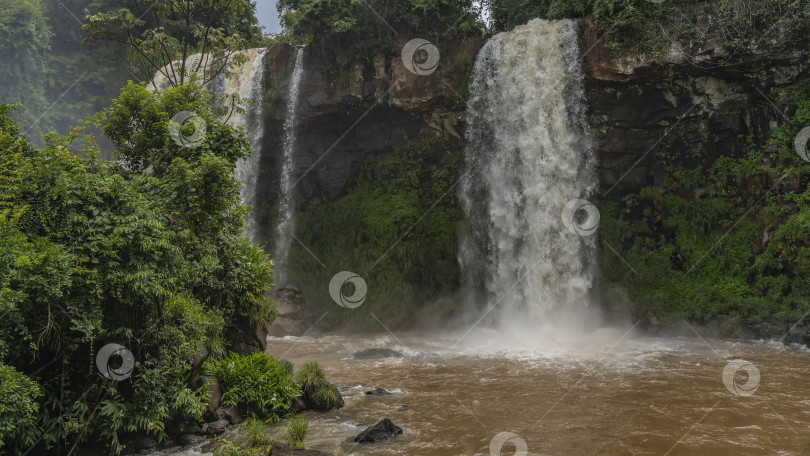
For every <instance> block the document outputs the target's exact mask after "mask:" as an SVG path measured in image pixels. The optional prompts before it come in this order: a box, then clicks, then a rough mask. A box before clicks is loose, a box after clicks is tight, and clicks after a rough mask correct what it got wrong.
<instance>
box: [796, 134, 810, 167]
mask: <svg viewBox="0 0 810 456" xmlns="http://www.w3.org/2000/svg"><path fill="white" fill-rule="evenodd" d="M808 141H810V127H804V128H803V129H802V131H800V132H799V134H798V135H796V141H795V146H796V153H798V154H799V157H802V160H804V161H806V162H810V151H808V150H807V142H808Z"/></svg>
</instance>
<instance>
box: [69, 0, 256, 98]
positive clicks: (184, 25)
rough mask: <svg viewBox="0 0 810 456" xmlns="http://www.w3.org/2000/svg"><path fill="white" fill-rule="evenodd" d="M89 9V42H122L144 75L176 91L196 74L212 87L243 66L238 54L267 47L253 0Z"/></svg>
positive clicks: (153, 0)
mask: <svg viewBox="0 0 810 456" xmlns="http://www.w3.org/2000/svg"><path fill="white" fill-rule="evenodd" d="M89 9H90V11H92V12H93V14H89V15H87V17H86V19H87V21H88V24H86V25H85V26H84V27H83V29H84V30H85V32H86V33H87V37H86V39H85V43H89V42H92V41H94V40H99V39H100V40H112V41H117V42H120V43H123V44H125V45H126V47H127V50H128V52H129V55H130V57H131V58H133V59H135V60H137V61H138V67H139V68H140V69H141V70H142V71H145V72H148V74H150V75H152V74H155V73H157V72H160V73H162V74H163V76H164V77H165V78H166V79H167V80H168V81H169V83H170V84H171V85H173V86H176V85H179V84H182V83H184V82H185V81H187V80H188V78H189V77H190V75H191V74H192V73H195V72H196V73H200V74H201V75H202V82H203V83H207V82H208V81H210V80H211V79H213V78H214V77H216V76H217V75H218V74H220V73H222V72H225V71H227V70H228V69H229V68H230V67H231V66H232V65H238V64H240V63H241V62H242V60H240V57H239V56H238V55H237V54H235V52H236V51H238V50H241V49H245V48H246V47H249V46H257V45H259V44H260V43H262V39H261V29H260V28H259V27H258V26H257V25H256V23H257V20H256V4H255V3H254V2H252V1H250V0H124V1H119V0H96V1H94V2H93V3H92V4H91V5H90V6H89ZM193 54H201V55H203V56H205V58H199V59H190V58H189V57H191V56H192V55H193ZM173 61H177V62H178V64H177V65H176V66H175V65H169V64H170V63H171V62H173Z"/></svg>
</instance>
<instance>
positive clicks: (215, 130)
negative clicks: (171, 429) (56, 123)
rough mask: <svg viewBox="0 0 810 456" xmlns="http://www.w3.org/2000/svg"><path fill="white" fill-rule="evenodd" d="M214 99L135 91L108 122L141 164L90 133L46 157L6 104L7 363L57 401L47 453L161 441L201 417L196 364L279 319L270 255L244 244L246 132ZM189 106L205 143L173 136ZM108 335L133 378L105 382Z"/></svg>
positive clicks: (55, 141)
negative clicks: (186, 143)
mask: <svg viewBox="0 0 810 456" xmlns="http://www.w3.org/2000/svg"><path fill="white" fill-rule="evenodd" d="M207 99H208V98H207V95H206V94H205V92H204V91H203V90H202V89H201V88H200V87H199V85H198V84H195V83H194V82H192V83H189V84H187V85H183V86H180V87H178V88H176V89H170V90H167V91H165V92H164V93H162V94H153V93H152V92H149V91H147V90H145V89H144V88H143V87H139V86H136V85H129V86H128V87H126V88H125V89H124V90H123V92H122V96H121V98H119V99H118V100H116V101H115V102H114V103H113V107H112V108H110V109H109V110H108V111H106V112H105V113H104V114H103V115H101V116H99V117H98V118H97V119H96V120H97V122H98V123H99V125H100V126H101V127H102V128H103V129H104V130H105V131H106V132H108V133H109V135H110V137H111V138H112V139H113V144H114V145H115V146H116V149H117V153H118V155H119V156H120V158H121V161H122V162H123V163H128V164H131V166H121V165H120V163H119V162H106V161H104V160H101V159H99V157H98V154H97V152H96V149H95V146H94V143H93V142H92V141H90V140H88V138H86V137H83V136H81V135H79V134H78V133H73V134H71V135H70V136H68V137H62V138H60V137H56V136H54V135H51V136H49V137H47V138H46V140H47V143H46V147H44V148H43V149H36V148H34V147H32V146H31V145H30V144H29V143H28V142H27V141H26V139H25V138H24V137H23V136H22V134H21V132H20V131H19V128H17V126H16V125H15V124H14V123H13V122H12V121H11V120H10V119H9V113H10V108H9V107H8V106H5V105H3V106H0V148H2V150H0V257H1V258H0V312H2V313H3V315H4V317H3V319H1V320H0V360H2V361H3V362H4V363H6V364H8V365H10V366H13V367H14V368H16V369H17V370H19V371H20V372H22V373H23V374H25V375H29V376H30V377H31V379H32V380H34V381H37V382H38V383H39V384H40V385H41V387H42V390H43V392H44V393H45V397H46V399H45V401H44V403H43V404H42V406H41V408H40V413H39V425H40V426H41V428H42V429H46V430H47V432H46V434H45V435H44V437H43V440H42V443H40V445H41V446H49V447H53V446H64V445H73V443H77V442H78V443H91V442H92V441H94V440H96V439H97V438H98V437H99V436H102V437H103V440H104V442H105V443H106V444H107V445H109V447H110V449H111V450H112V451H120V449H121V447H120V440H119V436H120V434H121V433H130V432H142V433H147V434H151V435H153V436H155V437H157V438H158V439H164V438H165V437H166V433H165V430H164V427H165V422H166V420H167V419H168V418H169V417H171V418H172V419H174V420H177V421H180V422H182V421H184V420H188V421H197V420H199V419H200V418H201V416H202V412H203V410H204V407H205V404H206V402H207V398H206V397H205V391H204V390H195V389H191V388H190V387H189V385H190V383H191V381H192V380H193V379H192V376H193V375H194V374H193V372H194V371H195V369H196V367H197V366H196V365H195V362H196V361H195V359H197V358H198V357H200V355H201V353H202V354H205V355H206V356H207V354H211V353H214V354H216V353H220V352H222V351H224V346H225V344H226V341H227V340H230V339H237V338H238V337H239V336H240V335H241V330H240V329H239V327H238V326H237V325H236V324H235V323H234V322H236V321H238V320H240V319H248V320H253V321H268V320H270V319H272V318H273V317H274V315H275V309H274V306H273V304H272V302H271V301H270V300H269V298H267V295H266V294H267V291H268V289H269V288H270V286H271V281H272V262H271V261H270V259H269V258H268V257H267V256H266V255H265V254H264V253H263V252H262V251H261V249H260V248H258V247H256V246H253V245H251V243H250V241H249V240H248V239H246V238H244V237H243V236H242V229H243V221H242V215H243V214H244V213H245V211H246V208H244V207H243V206H241V205H240V199H239V183H238V181H237V180H236V179H235V177H234V165H235V162H236V160H238V159H239V158H241V157H244V156H245V155H246V154H247V153H248V146H247V141H246V139H245V134H244V132H243V131H241V130H236V129H234V128H232V127H229V126H226V125H223V124H222V123H221V122H220V121H219V120H218V119H217V118H216V116H215V115H214V114H213V113H212V112H211V109H210V107H209V105H208V103H207ZM179 110H188V111H191V112H194V113H197V115H199V116H200V117H201V118H203V119H205V121H206V123H207V132H206V136H205V139H204V140H203V141H202V143H201V144H200V145H198V146H197V147H192V148H180V147H179V146H178V145H177V144H176V143H175V142H174V141H173V140H172V139H171V137H170V134H169V131H168V128H167V124H168V119H169V118H170V117H171V116H172V115H173V114H174V113H176V112H177V111H179ZM145 135H148V137H147V136H145ZM80 139H83V140H84V141H78V140H80ZM77 143H78V144H77ZM71 148H75V149H76V152H81V153H83V154H84V155H85V157H84V158H82V157H79V156H78V155H76V154H74V153H73V152H72V151H71ZM147 170H148V171H147ZM226 323H227V324H226ZM108 342H116V343H120V344H123V345H125V346H126V347H127V348H128V349H129V350H130V351H131V352H132V353H133V355H134V357H135V360H136V366H135V369H134V372H133V374H132V376H131V377H129V378H128V379H125V380H123V381H121V382H111V381H109V380H107V379H105V378H104V377H102V376H101V375H99V373H98V371H97V369H96V367H95V363H94V359H95V353H96V352H97V350H98V349H99V348H101V347H102V346H103V345H105V344H106V343H108ZM11 347H13V348H14V350H11V349H10V348H11ZM41 450H42V451H44V449H41ZM37 451H39V450H37Z"/></svg>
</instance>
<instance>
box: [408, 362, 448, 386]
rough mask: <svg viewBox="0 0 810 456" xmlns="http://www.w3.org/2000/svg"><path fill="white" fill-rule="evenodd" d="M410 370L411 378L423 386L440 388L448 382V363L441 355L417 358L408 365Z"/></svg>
mask: <svg viewBox="0 0 810 456" xmlns="http://www.w3.org/2000/svg"><path fill="white" fill-rule="evenodd" d="M408 370H409V371H410V374H411V378H413V380H414V381H415V382H417V383H419V384H420V385H422V386H439V385H443V384H444V382H445V381H447V362H446V361H445V360H444V358H442V357H441V356H439V355H435V354H427V355H420V356H415V357H413V358H411V360H410V362H409V363H408Z"/></svg>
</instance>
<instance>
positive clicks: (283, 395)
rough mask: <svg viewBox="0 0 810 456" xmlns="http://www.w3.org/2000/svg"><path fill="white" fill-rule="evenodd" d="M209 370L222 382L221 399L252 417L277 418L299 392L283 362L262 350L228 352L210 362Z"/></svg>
mask: <svg viewBox="0 0 810 456" xmlns="http://www.w3.org/2000/svg"><path fill="white" fill-rule="evenodd" d="M210 370H211V373H212V374H213V375H214V376H215V377H217V379H218V380H219V384H220V385H221V386H222V391H223V393H222V403H223V404H228V405H237V406H243V407H245V408H246V410H247V412H248V415H250V416H251V417H254V418H259V419H263V420H270V421H276V420H278V419H279V418H281V417H282V416H284V415H285V414H287V413H288V412H289V410H290V407H291V405H292V401H293V399H294V398H295V397H296V396H299V395H300V394H301V390H300V389H299V388H298V386H297V385H296V384H295V383H294V382H293V381H292V380H291V379H290V378H289V376H288V375H287V371H286V370H285V368H284V366H283V365H281V364H279V363H277V362H276V360H275V358H273V357H272V356H270V355H266V354H264V353H254V354H252V355H239V354H236V353H231V354H230V355H229V356H227V357H225V358H223V359H220V360H217V361H215V362H212V363H211V366H210Z"/></svg>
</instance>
